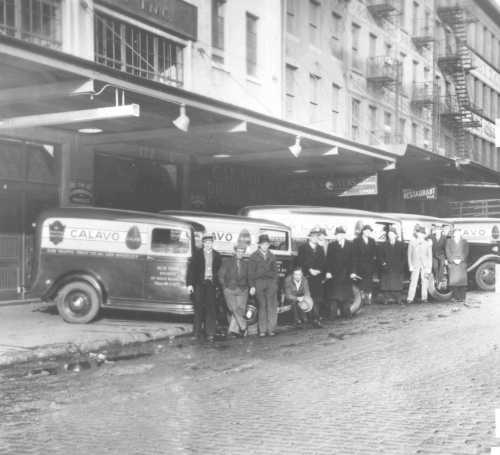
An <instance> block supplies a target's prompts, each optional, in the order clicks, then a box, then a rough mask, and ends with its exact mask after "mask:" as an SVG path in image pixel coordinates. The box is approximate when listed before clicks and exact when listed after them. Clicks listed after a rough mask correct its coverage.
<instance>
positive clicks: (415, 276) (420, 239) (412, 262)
mask: <svg viewBox="0 0 500 455" xmlns="http://www.w3.org/2000/svg"><path fill="white" fill-rule="evenodd" d="M408 268H409V269H410V274H411V275H410V288H409V289H408V303H413V300H414V299H415V293H416V291H417V284H418V280H419V278H420V292H421V297H422V302H424V303H425V302H427V295H428V288H429V278H430V275H431V272H432V241H431V240H428V239H427V238H426V232H425V227H424V226H417V227H416V228H415V238H414V239H412V240H411V241H410V244H409V245H408Z"/></svg>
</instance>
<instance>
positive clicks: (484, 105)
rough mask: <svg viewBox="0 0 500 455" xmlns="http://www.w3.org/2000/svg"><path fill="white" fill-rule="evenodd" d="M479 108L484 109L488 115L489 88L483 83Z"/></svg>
mask: <svg viewBox="0 0 500 455" xmlns="http://www.w3.org/2000/svg"><path fill="white" fill-rule="evenodd" d="M481 108H482V109H483V110H484V113H485V115H487V116H489V115H490V110H489V109H490V88H489V87H488V86H487V85H486V84H483V102H482V105H481Z"/></svg>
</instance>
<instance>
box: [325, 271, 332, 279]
mask: <svg viewBox="0 0 500 455" xmlns="http://www.w3.org/2000/svg"><path fill="white" fill-rule="evenodd" d="M325 278H326V279H327V280H331V279H332V278H333V275H332V274H331V273H330V272H328V273H327V274H326V275H325Z"/></svg>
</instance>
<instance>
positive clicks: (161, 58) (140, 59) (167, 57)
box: [94, 12, 183, 86]
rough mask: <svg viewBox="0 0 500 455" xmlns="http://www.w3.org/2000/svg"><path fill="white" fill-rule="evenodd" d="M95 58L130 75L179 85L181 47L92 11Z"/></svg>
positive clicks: (181, 64) (181, 69)
mask: <svg viewBox="0 0 500 455" xmlns="http://www.w3.org/2000/svg"><path fill="white" fill-rule="evenodd" d="M94 30H95V40H94V45H95V61H96V62H97V63H101V64H103V65H106V66H110V67H112V68H115V69H119V70H121V71H125V72H127V73H130V74H133V75H134V76H139V77H143V78H145V79H152V80H155V81H159V82H163V83H166V84H172V85H176V86H182V83H183V47H182V46H181V45H179V44H177V43H175V42H173V41H169V40H167V39H165V38H162V37H159V36H157V35H154V34H153V33H150V32H147V31H145V30H142V29H140V28H138V27H135V26H132V25H130V24H127V23H125V22H121V21H118V20H116V19H114V18H112V17H110V16H107V15H105V14H101V13H98V12H96V13H95V14H94Z"/></svg>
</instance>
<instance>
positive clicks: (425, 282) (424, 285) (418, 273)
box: [408, 267, 429, 302]
mask: <svg viewBox="0 0 500 455" xmlns="http://www.w3.org/2000/svg"><path fill="white" fill-rule="evenodd" d="M419 278H420V280H421V283H420V293H421V297H422V300H423V301H426V300H427V297H428V290H429V278H428V275H427V272H425V271H424V269H423V268H421V267H419V268H417V269H414V270H413V272H411V277H410V288H409V289H408V300H409V301H410V302H412V301H413V300H414V299H415V294H416V292H417V284H418V280H419Z"/></svg>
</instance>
